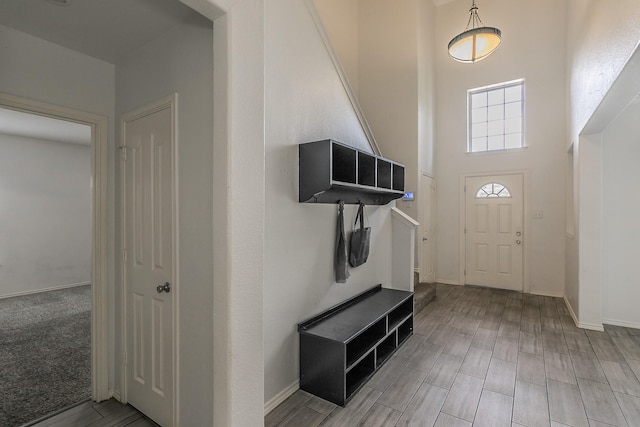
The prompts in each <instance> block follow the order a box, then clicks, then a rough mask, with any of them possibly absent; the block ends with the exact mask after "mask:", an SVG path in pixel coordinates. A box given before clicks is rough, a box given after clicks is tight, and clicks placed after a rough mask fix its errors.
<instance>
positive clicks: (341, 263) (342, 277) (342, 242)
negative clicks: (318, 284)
mask: <svg viewBox="0 0 640 427" xmlns="http://www.w3.org/2000/svg"><path fill="white" fill-rule="evenodd" d="M333 268H334V270H335V273H336V282H338V283H346V282H347V278H348V277H349V265H348V264H347V239H346V237H345V234H344V202H342V201H341V202H340V205H339V207H338V224H337V227H336V253H335V258H334V262H333Z"/></svg>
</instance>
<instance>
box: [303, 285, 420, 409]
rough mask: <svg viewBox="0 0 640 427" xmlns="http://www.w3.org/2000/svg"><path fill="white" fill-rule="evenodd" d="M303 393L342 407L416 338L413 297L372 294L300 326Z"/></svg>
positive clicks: (383, 290) (386, 292) (384, 291)
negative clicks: (412, 338)
mask: <svg viewBox="0 0 640 427" xmlns="http://www.w3.org/2000/svg"><path fill="white" fill-rule="evenodd" d="M298 332H299V333H300V388H301V389H302V390H304V391H307V392H309V393H312V394H315V395H316V396H318V397H321V398H323V399H325V400H328V401H330V402H333V403H335V404H337V405H341V406H344V405H345V404H346V403H347V402H348V401H349V399H351V397H352V396H353V394H354V393H355V392H356V391H358V390H359V389H360V387H362V386H363V385H364V383H365V382H366V381H367V380H368V379H369V378H370V377H371V376H372V375H373V374H374V372H376V371H377V370H378V369H379V368H380V367H381V366H382V365H383V364H384V363H385V362H386V361H387V360H388V359H389V358H390V357H391V355H392V354H393V353H394V352H395V351H396V350H397V349H398V347H400V345H402V344H403V343H404V342H405V341H406V340H407V338H409V337H410V336H411V334H413V292H408V291H399V290H395V289H386V288H382V287H381V285H378V286H376V287H374V288H371V289H369V290H368V291H366V292H364V293H362V294H360V295H356V296H355V297H353V298H351V299H349V300H347V301H345V302H343V303H342V304H339V305H337V306H335V307H333V308H330V309H328V310H326V311H324V312H322V313H320V314H319V315H317V316H315V317H313V318H311V319H308V320H306V321H304V322H302V323H300V324H298Z"/></svg>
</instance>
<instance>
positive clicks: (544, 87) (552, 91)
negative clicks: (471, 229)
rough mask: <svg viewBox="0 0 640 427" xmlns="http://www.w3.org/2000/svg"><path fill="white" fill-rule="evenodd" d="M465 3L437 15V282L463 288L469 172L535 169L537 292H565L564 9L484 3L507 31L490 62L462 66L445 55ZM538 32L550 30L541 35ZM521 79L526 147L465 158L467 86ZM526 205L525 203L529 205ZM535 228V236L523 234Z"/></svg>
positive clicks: (533, 286) (553, 4)
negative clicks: (462, 217)
mask: <svg viewBox="0 0 640 427" xmlns="http://www.w3.org/2000/svg"><path fill="white" fill-rule="evenodd" d="M468 6H469V5H468V2H467V1H464V0H456V1H453V2H450V3H446V4H444V5H442V6H440V7H438V8H437V9H436V11H437V12H436V13H437V15H436V32H437V43H436V61H437V87H438V89H437V109H436V111H437V113H436V114H437V119H436V120H437V121H436V132H437V134H436V135H437V136H436V140H437V143H436V176H437V179H438V196H437V223H438V226H437V229H438V233H437V238H438V247H437V264H436V274H437V278H436V280H438V281H444V282H449V283H462V282H463V278H461V277H459V231H460V230H459V217H458V212H459V211H461V210H462V211H463V210H464V206H460V203H459V200H460V195H459V194H460V177H461V176H462V175H464V174H469V173H487V174H497V173H500V172H501V171H512V170H526V171H529V176H530V186H529V188H526V189H525V191H526V194H525V195H526V198H527V200H528V202H529V206H530V211H525V213H524V214H525V215H528V216H531V215H532V211H534V210H535V211H543V215H544V217H543V218H542V219H535V220H534V219H531V221H530V224H531V226H530V230H525V235H524V241H525V245H527V248H528V253H529V263H530V264H529V265H530V275H529V276H528V277H525V286H526V284H527V282H529V284H530V288H529V289H527V288H526V287H525V291H530V292H532V293H538V294H549V295H557V296H561V295H563V294H564V273H565V260H564V258H565V249H564V235H565V193H564V181H565V168H566V154H565V147H566V145H565V143H564V138H565V79H564V78H565V74H564V66H565V57H564V55H565V34H564V28H565V4H564V2H563V1H557V0H542V1H537V2H534V3H521V2H513V1H510V0H495V1H492V2H484V3H483V4H482V5H480V15H481V16H482V19H483V22H484V23H485V25H488V26H495V27H498V28H500V29H501V30H502V33H503V38H502V39H503V42H502V45H501V46H500V47H499V48H498V50H497V51H496V52H495V53H494V54H492V55H491V56H490V57H489V58H487V59H485V60H483V61H481V62H478V63H475V64H462V63H459V62H456V61H454V60H452V59H451V58H449V57H448V54H447V50H446V46H447V44H448V43H449V40H451V38H453V37H454V36H455V35H456V34H458V33H459V32H460V31H462V30H463V29H464V26H465V24H466V21H467V19H468ZM541 26H543V27H544V29H545V30H544V31H539V29H540V28H541ZM519 78H524V79H525V80H526V82H525V91H526V106H525V110H526V116H525V119H526V124H525V126H526V131H525V132H526V133H525V141H526V145H527V148H525V149H522V150H518V151H509V152H498V153H486V154H485V153H482V154H467V153H466V138H467V132H466V130H467V127H466V120H467V109H466V108H467V90H469V89H473V88H477V87H481V86H486V85H490V84H495V83H501V82H506V81H510V80H514V79H519ZM525 206H526V203H525ZM527 231H528V234H526V233H527Z"/></svg>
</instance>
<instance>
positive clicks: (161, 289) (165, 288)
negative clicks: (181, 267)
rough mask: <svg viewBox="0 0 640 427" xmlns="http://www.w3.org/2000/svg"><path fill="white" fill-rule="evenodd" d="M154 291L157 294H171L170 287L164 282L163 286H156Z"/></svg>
mask: <svg viewBox="0 0 640 427" xmlns="http://www.w3.org/2000/svg"><path fill="white" fill-rule="evenodd" d="M156 291H158V293H159V294H161V293H163V292H166V293H169V292H171V285H170V284H169V282H164V284H163V285H158V286H157V287H156Z"/></svg>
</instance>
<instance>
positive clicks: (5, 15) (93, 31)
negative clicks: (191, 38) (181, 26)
mask: <svg viewBox="0 0 640 427" xmlns="http://www.w3.org/2000/svg"><path fill="white" fill-rule="evenodd" d="M54 3H55V1H54V2H50V1H48V0H0V25H5V26H7V27H10V28H13V29H16V30H19V31H22V32H25V33H28V34H31V35H34V36H36V37H39V38H41V39H45V40H48V41H50V42H52V43H55V44H58V45H61V46H64V47H67V48H69V49H73V50H75V51H78V52H82V53H84V54H86V55H89V56H93V57H95V58H99V59H102V60H104V61H107V62H109V63H112V64H114V63H116V61H117V60H118V58H120V57H122V56H123V55H126V54H127V53H130V52H132V51H134V50H135V49H137V48H138V47H140V46H142V45H143V44H145V43H148V42H149V41H151V40H153V39H154V38H156V37H158V36H159V35H160V34H162V33H164V32H166V31H167V30H169V29H170V28H172V27H174V26H175V25H176V24H178V23H179V22H181V21H183V20H184V19H186V18H187V17H188V16H189V15H191V14H194V13H195V12H194V11H193V10H192V9H190V8H189V7H187V6H185V5H184V4H182V3H181V2H180V1H178V0H70V1H69V5H68V6H59V5H56V4H54Z"/></svg>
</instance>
